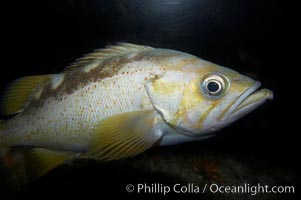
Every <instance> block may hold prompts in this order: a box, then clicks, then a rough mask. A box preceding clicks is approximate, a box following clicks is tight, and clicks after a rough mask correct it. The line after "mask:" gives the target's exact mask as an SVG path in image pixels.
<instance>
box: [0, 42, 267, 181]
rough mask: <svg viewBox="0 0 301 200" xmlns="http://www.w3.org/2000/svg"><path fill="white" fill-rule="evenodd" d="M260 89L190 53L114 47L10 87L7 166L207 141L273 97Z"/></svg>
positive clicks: (42, 166)
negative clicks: (59, 69) (57, 72)
mask: <svg viewBox="0 0 301 200" xmlns="http://www.w3.org/2000/svg"><path fill="white" fill-rule="evenodd" d="M259 87H260V83H259V82H257V81H254V80H252V79H251V78H248V77H246V76H244V75H241V74H239V73H238V72H236V71H233V70H231V69H229V68H225V67H221V66H219V65H216V64H213V63H211V62H208V61H205V60H202V59H200V58H198V57H195V56H192V55H190V54H187V53H183V52H179V51H175V50H168V49H158V48H152V47H148V46H141V45H135V44H128V43H120V44H118V45H116V46H108V47H107V48H104V49H100V50H96V51H94V52H93V53H90V54H87V55H86V56H84V57H83V58H80V59H78V60H76V62H74V63H72V64H71V65H70V66H69V67H67V68H66V69H65V70H64V71H63V72H62V73H60V74H48V75H38V76H29V77H24V78H20V79H18V80H16V81H14V82H13V83H12V84H11V85H10V86H9V87H8V88H7V90H6V91H5V92H4V95H3V101H2V113H3V115H4V116H12V117H11V118H10V119H9V120H7V121H1V124H0V156H1V158H2V163H3V164H2V165H4V166H7V167H10V166H13V167H12V168H14V167H15V166H14V163H18V164H19V165H20V162H19V161H18V162H17V161H16V160H20V159H21V158H22V159H21V160H22V164H23V173H21V174H22V175H23V176H28V177H29V179H32V178H37V177H40V176H42V175H43V174H45V173H47V172H48V171H50V170H51V169H53V168H55V167H56V166H58V165H60V164H61V163H63V162H65V161H68V160H71V159H73V158H76V157H79V156H88V157H91V158H96V159H98V160H103V161H109V160H117V159H121V158H126V157H132V156H135V155H137V154H140V153H142V152H144V151H145V150H147V149H149V148H151V147H153V146H156V145H173V144H178V143H183V142H188V141H196V140H200V139H205V138H208V137H211V136H213V135H214V132H215V131H217V130H219V129H221V128H223V127H225V126H227V125H229V124H231V123H232V122H234V121H236V120H237V119H239V118H241V117H242V116H244V115H246V114H247V113H249V112H251V111H252V110H254V109H255V108H257V107H258V106H259V105H261V104H262V103H264V102H265V101H266V100H268V99H272V92H271V91H270V90H268V89H261V90H258V88H259ZM19 174H20V173H19ZM18 176H19V175H18Z"/></svg>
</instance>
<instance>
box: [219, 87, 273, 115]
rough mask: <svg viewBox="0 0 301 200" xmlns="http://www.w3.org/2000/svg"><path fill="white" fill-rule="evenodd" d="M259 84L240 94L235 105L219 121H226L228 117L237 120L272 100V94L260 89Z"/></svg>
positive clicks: (267, 90)
mask: <svg viewBox="0 0 301 200" xmlns="http://www.w3.org/2000/svg"><path fill="white" fill-rule="evenodd" d="M260 86H261V83H260V82H256V83H255V84H254V85H253V86H252V87H250V88H249V89H248V90H246V91H245V92H244V93H242V94H241V95H240V96H239V97H238V99H237V100H236V101H235V103H234V104H233V105H232V106H231V107H230V108H229V109H228V111H227V112H226V113H225V115H224V116H223V117H222V119H221V120H226V119H228V118H229V117H231V118H235V119H237V118H239V117H242V116H243V115H246V114H248V113H249V112H251V111H252V110H254V109H255V108H257V107H258V106H260V105H261V104H263V103H264V102H265V101H267V100H272V99H273V92H272V91H271V90H269V89H260V90H258V88H259V87H260Z"/></svg>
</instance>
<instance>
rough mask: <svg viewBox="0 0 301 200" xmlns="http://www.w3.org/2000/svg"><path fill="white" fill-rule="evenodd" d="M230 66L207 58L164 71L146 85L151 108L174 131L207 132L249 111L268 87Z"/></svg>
mask: <svg viewBox="0 0 301 200" xmlns="http://www.w3.org/2000/svg"><path fill="white" fill-rule="evenodd" d="M260 86H261V83H260V82H258V81H255V80H253V79H251V78H249V77H247V76H244V75H242V74H240V73H238V72H236V71H234V70H231V69H229V68H226V67H221V66H219V65H215V64H213V63H209V62H204V61H202V62H199V63H195V64H194V66H193V67H191V66H189V67H187V68H185V66H183V67H182V68H181V70H178V71H167V72H165V73H164V74H163V75H161V76H158V77H156V78H155V79H154V80H152V81H151V82H149V83H148V84H147V85H146V89H147V93H148V96H149V98H150V101H151V103H152V105H153V106H154V108H155V109H156V110H157V111H158V113H159V114H160V115H161V117H162V118H163V120H164V121H165V122H166V123H167V124H169V125H170V127H171V128H173V129H174V130H175V131H177V132H178V133H182V134H186V135H190V136H206V135H210V134H211V133H212V132H215V131H217V130H219V129H221V128H223V127H225V126H227V125H229V124H231V123H233V122H234V121H236V120H237V119H239V118H241V117H243V116H245V115H246V114H248V113H250V112H251V111H253V110H254V109H256V108H257V107H258V106H260V105H261V104H262V103H264V102H265V101H266V100H268V99H272V98H273V93H272V91H270V90H268V89H260V90H259V87H260Z"/></svg>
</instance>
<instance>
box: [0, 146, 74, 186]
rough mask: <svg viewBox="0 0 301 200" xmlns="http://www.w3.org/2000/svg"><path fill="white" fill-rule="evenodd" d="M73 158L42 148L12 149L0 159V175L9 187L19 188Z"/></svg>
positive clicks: (72, 155)
mask: <svg viewBox="0 0 301 200" xmlns="http://www.w3.org/2000/svg"><path fill="white" fill-rule="evenodd" d="M74 156H75V153H71V152H58V151H53V150H48V149H43V148H27V147H26V148H14V149H12V150H10V151H9V152H8V153H6V154H5V155H4V156H2V157H1V161H2V162H0V165H1V171H0V174H2V175H3V176H2V177H4V178H5V180H6V182H8V184H9V185H11V186H13V187H14V188H20V187H21V186H22V185H25V184H26V183H28V182H30V181H32V180H34V179H37V178H39V177H41V176H43V175H45V174H46V173H47V172H49V171H51V170H52V169H54V168H56V167H57V166H59V165H60V164H62V163H63V162H65V161H67V160H71V159H72V158H74Z"/></svg>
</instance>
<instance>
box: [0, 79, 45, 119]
mask: <svg viewBox="0 0 301 200" xmlns="http://www.w3.org/2000/svg"><path fill="white" fill-rule="evenodd" d="M48 78H49V76H48V75H43V76H27V77H23V78H20V79H17V80H15V81H14V82H12V83H11V84H10V85H9V86H8V87H7V89H6V90H5V92H4V95H3V99H2V102H1V111H2V114H3V115H13V114H16V113H19V112H22V110H23V107H24V105H25V104H26V102H27V100H28V99H29V97H30V96H31V94H32V92H33V91H34V90H35V89H36V88H37V86H38V85H39V84H41V83H42V82H44V81H46V80H48Z"/></svg>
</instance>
